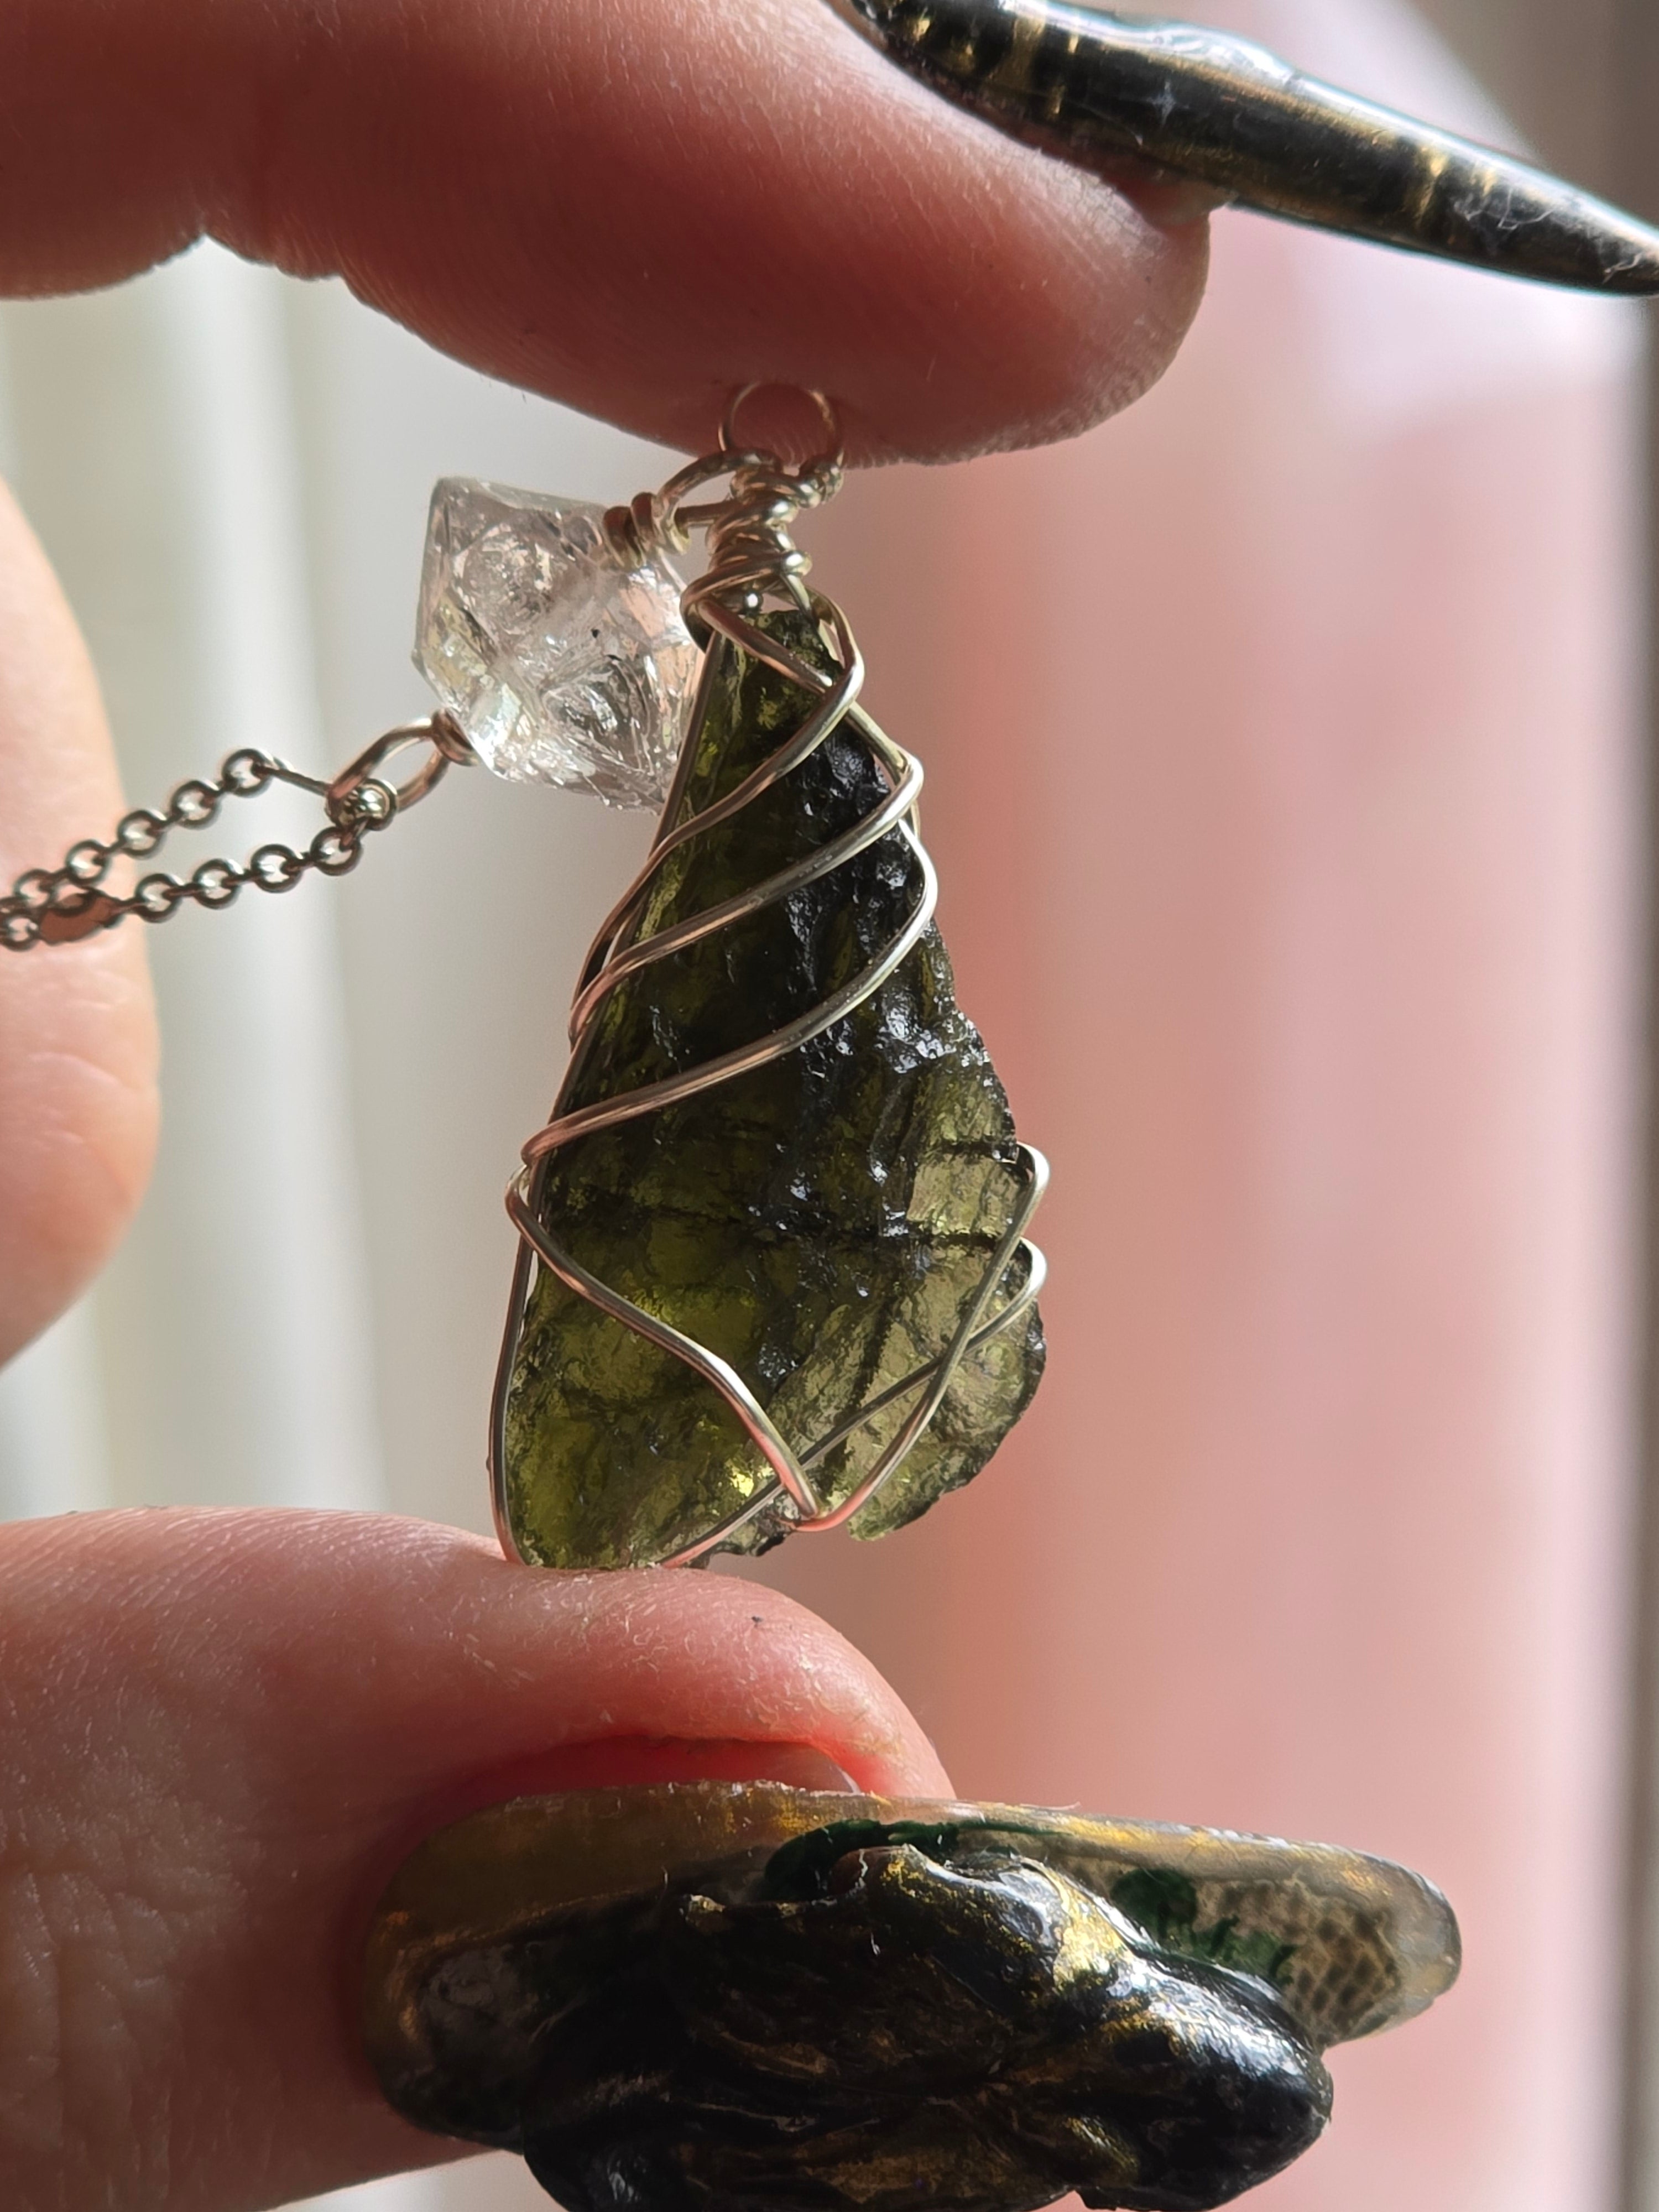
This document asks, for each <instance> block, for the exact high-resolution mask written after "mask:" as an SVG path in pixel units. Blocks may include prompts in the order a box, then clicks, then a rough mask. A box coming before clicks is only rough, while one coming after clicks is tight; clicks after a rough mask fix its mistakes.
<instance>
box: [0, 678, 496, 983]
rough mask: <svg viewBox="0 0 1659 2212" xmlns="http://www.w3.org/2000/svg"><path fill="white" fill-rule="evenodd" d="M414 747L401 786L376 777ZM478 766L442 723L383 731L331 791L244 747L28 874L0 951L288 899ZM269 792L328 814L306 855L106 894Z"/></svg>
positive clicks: (1, 923)
mask: <svg viewBox="0 0 1659 2212" xmlns="http://www.w3.org/2000/svg"><path fill="white" fill-rule="evenodd" d="M418 744H426V745H429V746H430V747H431V749H432V750H431V753H430V756H429V757H428V759H426V760H425V761H423V762H422V764H421V765H420V767H419V768H417V769H416V770H415V772H414V774H413V775H410V776H407V777H405V779H404V781H403V782H402V783H392V782H390V781H387V779H386V777H385V776H383V775H381V774H380V770H381V769H384V768H385V767H386V763H388V762H389V761H390V760H392V757H394V756H395V755H396V754H398V753H400V752H402V751H404V750H406V749H407V748H408V747H410V746H411V745H418ZM476 758H477V756H476V754H475V753H474V752H473V750H472V748H471V745H470V744H468V743H467V741H466V738H465V737H464V736H463V735H462V733H461V731H460V729H459V726H457V725H456V724H455V723H454V722H453V721H452V720H450V719H449V717H448V716H447V714H433V715H429V716H428V717H427V718H426V719H425V720H422V721H418V722H407V723H404V724H403V725H401V726H399V727H398V728H397V729H395V730H388V731H387V732H386V733H385V735H384V736H383V737H379V738H376V739H375V740H374V744H372V745H369V746H368V748H367V749H366V750H364V751H362V752H361V753H360V754H359V755H358V756H357V757H356V760H354V761H353V762H352V763H350V765H349V767H348V768H345V769H342V770H341V772H340V774H339V775H337V776H336V777H335V778H334V780H333V781H332V782H330V783H325V782H324V781H322V779H321V778H320V777H318V776H313V775H306V774H305V773H304V772H303V771H302V770H301V769H296V768H290V767H289V765H288V763H287V762H285V761H280V760H278V759H276V757H275V756H274V755H273V754H270V753H267V752H261V751H259V750H258V749H257V748H256V747H254V746H252V745H246V746H244V747H242V748H241V750H239V751H237V752H234V753H232V754H230V755H229V756H228V758H227V759H226V760H225V762H224V763H223V764H222V767H221V768H220V770H219V773H218V775H216V776H213V777H211V778H208V777H202V776H191V777H190V778H189V779H188V780H187V781H185V782H184V783H181V784H180V785H179V787H178V788H177V789H176V790H175V791H174V792H173V793H172V795H171V796H170V797H169V798H168V799H167V803H166V805H165V806H163V807H162V808H161V811H160V812H159V813H158V812H156V811H155V810H153V809H152V808H149V807H144V806H141V807H137V808H135V809H134V810H133V811H132V812H131V813H130V814H124V815H123V816H122V817H121V819H120V821H119V822H118V823H117V824H116V828H115V834H114V836H112V837H111V838H110V839H109V840H108V842H102V841H100V839H98V838H96V837H83V838H82V839H81V841H80V842H79V843H77V844H74V845H71V846H70V848H69V850H68V852H67V853H66V854H64V860H63V863H62V865H61V866H58V867H56V868H30V869H27V870H26V872H24V873H23V874H22V875H21V876H19V877H18V878H17V880H16V882H15V884H13V885H12V887H11V891H10V894H9V896H6V897H3V898H0V951H9V952H27V951H30V950H31V949H32V948H33V946H35V945H72V944H75V943H76V942H77V941H78V940H79V939H82V938H85V937H91V936H93V935H94V934H95V933H97V932H98V931H99V930H100V929H113V928H114V927H115V926H116V925H117V923H118V922H121V921H125V920H126V919H127V917H128V916H129V915H132V916H134V917H136V918H137V920H138V921H149V922H158V921H167V917H168V916H169V915H172V914H173V913H175V912H176V911H177V910H178V908H179V907H181V906H183V905H185V903H187V902H188V903H191V904H193V905H196V906H201V907H208V908H218V907H224V906H228V905H229V904H230V902H231V901H232V900H233V899H234V898H235V896H237V894H238V892H239V891H240V890H243V889H244V887H245V886H246V885H248V884H252V887H253V889H254V890H261V891H291V890H293V888H294V886H295V884H297V883H298V882H299V881H300V879H301V877H303V876H307V875H310V874H313V873H316V874H319V875H324V876H344V875H349V873H350V872H351V871H352V869H353V868H355V867H356V865H357V863H358V861H359V860H362V855H363V840H364V839H365V838H366V837H368V836H371V835H372V834H373V833H374V831H375V830H377V829H386V827H387V825H388V824H389V823H392V821H394V820H395V819H396V818H397V817H398V815H399V814H401V813H403V812H404V811H406V810H407V809H408V808H409V807H410V806H413V805H416V804H417V803H418V802H419V801H420V800H421V799H424V798H425V797H426V795H427V793H428V792H429V791H431V790H433V789H434V788H435V786H436V785H437V784H438V783H439V782H441V780H442V778H443V776H444V775H445V773H446V771H447V769H449V768H450V767H451V766H455V767H465V766H466V765H467V764H469V763H471V762H472V761H473V760H475V759H476ZM277 783H286V784H290V785H292V786H293V787H295V789H296V790H300V791H308V792H311V793H313V794H314V795H315V796H316V797H317V798H319V799H321V800H322V802H323V807H324V811H325V813H326V814H327V816H328V822H327V824H326V826H325V828H323V829H319V831H318V833H317V835H316V836H314V837H313V839H312V841H311V842H310V843H309V844H308V845H307V846H306V847H305V848H303V849H302V850H301V851H297V852H296V851H295V848H293V847H292V846H291V845H280V844H271V845H261V846H260V847H259V848H258V850H257V851H256V852H254V853H252V854H250V855H249V857H248V859H247V860H246V861H245V862H243V863H242V864H241V865H240V866H238V865H237V864H236V862H234V860H204V861H203V862H202V864H201V866H199V867H197V869H196V870H195V871H194V872H192V873H191V874H190V875H188V876H170V875H167V874H163V873H161V872H157V873H155V874H153V875H147V876H141V877H140V878H139V879H138V881H137V884H134V886H133V888H132V890H131V891H130V892H128V893H127V894H126V895H125V896H121V895H119V894H118V893H117V892H114V891H112V890H109V889H108V888H107V887H106V885H107V879H108V876H109V872H110V870H111V868H112V866H114V865H115V863H116V862H117V861H118V860H147V859H149V856H150V855H151V854H154V853H155V852H158V851H159V850H160V848H161V846H162V844H163V843H164V842H166V840H167V838H168V837H169V836H171V835H172V833H173V830H175V829H206V827H207V826H208V824H209V823H210V822H212V821H213V820H214V819H215V818H216V816H217V814H218V812H219V810H220V808H221V806H222V805H223V804H224V802H225V800H226V799H254V798H257V797H258V794H259V793H261V792H263V791H268V790H269V789H270V787H271V786H272V785H273V784H277Z"/></svg>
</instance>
